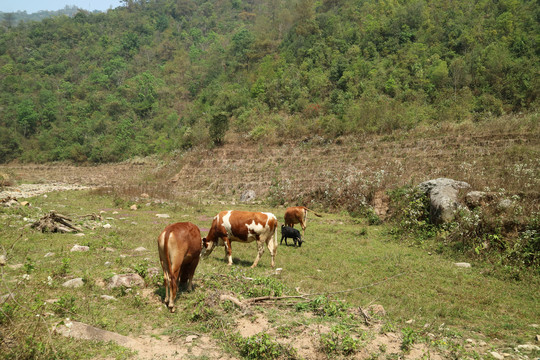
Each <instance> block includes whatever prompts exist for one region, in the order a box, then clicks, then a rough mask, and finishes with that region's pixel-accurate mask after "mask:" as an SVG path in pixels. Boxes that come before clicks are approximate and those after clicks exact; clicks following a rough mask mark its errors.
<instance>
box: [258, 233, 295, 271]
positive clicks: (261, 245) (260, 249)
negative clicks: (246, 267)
mask: <svg viewBox="0 0 540 360" xmlns="http://www.w3.org/2000/svg"><path fill="white" fill-rule="evenodd" d="M256 243H257V257H256V258H255V261H254V262H253V265H251V267H252V268H254V267H255V266H257V264H258V263H259V260H260V259H261V256H262V254H263V253H264V241H263V240H262V239H257V241H256ZM285 243H287V240H285Z"/></svg>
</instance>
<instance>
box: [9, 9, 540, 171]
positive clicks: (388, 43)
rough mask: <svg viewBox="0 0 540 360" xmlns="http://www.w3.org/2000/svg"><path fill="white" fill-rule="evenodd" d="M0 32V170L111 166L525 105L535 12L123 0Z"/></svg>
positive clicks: (535, 49)
mask: <svg viewBox="0 0 540 360" xmlns="http://www.w3.org/2000/svg"><path fill="white" fill-rule="evenodd" d="M124 4H125V6H123V7H119V8H117V9H114V10H109V11H108V12H107V13H87V12H84V11H80V12H78V13H77V14H76V15H75V16H74V17H71V18H70V17H66V16H62V17H56V18H48V19H44V20H42V21H41V22H26V23H20V24H19V25H16V26H5V23H4V26H3V28H2V29H1V30H0V111H1V112H0V114H1V116H0V162H5V161H9V160H12V159H14V158H19V159H21V160H22V161H39V162H42V161H54V160H73V161H76V162H84V161H91V162H108V161H118V160H122V159H125V158H127V157H130V156H133V155H147V154H151V153H156V152H158V153H159V152H170V151H174V150H176V149H183V148H189V147H191V146H193V145H197V144H203V145H211V144H219V143H222V142H223V141H224V137H225V134H236V135H238V137H236V139H237V141H244V140H248V141H254V142H256V141H262V140H264V141H276V140H277V141H279V139H280V138H281V137H283V136H285V135H286V136H288V137H301V136H305V135H309V134H319V135H322V136H326V137H335V136H339V135H343V134H358V133H366V132H368V133H369V132H377V133H382V132H389V131H392V130H395V129H408V128H412V127H415V126H417V125H418V124H432V123H438V122H444V121H452V122H456V121H464V120H481V119H483V118H485V117H486V115H489V116H492V115H500V114H503V113H508V112H522V111H532V110H535V109H537V107H538V92H539V89H540V83H539V72H538V69H539V68H540V67H539V60H538V59H539V56H538V55H539V51H540V50H539V49H540V46H539V45H540V44H539V43H538V42H539V41H540V38H539V37H538V34H539V33H540V26H539V19H540V7H538V5H537V3H536V1H532V0H501V1H488V0H479V1H464V0H460V1H452V2H448V1H444V0H436V1H429V2H428V1H425V0H411V1H408V0H402V1H395V0H389V1H374V0H323V1H317V2H315V1H312V0H297V1H296V2H295V1H294V0H288V1H285V0H270V1H266V2H261V1H258V0H226V1H205V0H150V1H143V0H139V1H132V0H126V1H125V3H124Z"/></svg>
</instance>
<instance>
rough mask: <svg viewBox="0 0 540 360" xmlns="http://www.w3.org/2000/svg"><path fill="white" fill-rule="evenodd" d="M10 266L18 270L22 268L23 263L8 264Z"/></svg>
mask: <svg viewBox="0 0 540 360" xmlns="http://www.w3.org/2000/svg"><path fill="white" fill-rule="evenodd" d="M8 267H9V268H10V269H12V270H17V269H20V268H22V267H23V264H13V265H8Z"/></svg>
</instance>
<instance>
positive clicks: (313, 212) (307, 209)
mask: <svg viewBox="0 0 540 360" xmlns="http://www.w3.org/2000/svg"><path fill="white" fill-rule="evenodd" d="M304 209H306V210H307V211H311V212H312V213H313V214H315V216H317V217H322V215H319V214H317V213H316V212H315V211H313V210H311V209H308V208H307V207H305V206H304Z"/></svg>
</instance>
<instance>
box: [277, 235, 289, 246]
mask: <svg viewBox="0 0 540 360" xmlns="http://www.w3.org/2000/svg"><path fill="white" fill-rule="evenodd" d="M283 239H285V245H287V238H286V237H285V235H283V234H281V241H280V242H279V243H280V244H283Z"/></svg>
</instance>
